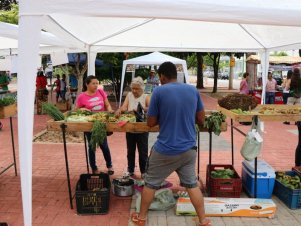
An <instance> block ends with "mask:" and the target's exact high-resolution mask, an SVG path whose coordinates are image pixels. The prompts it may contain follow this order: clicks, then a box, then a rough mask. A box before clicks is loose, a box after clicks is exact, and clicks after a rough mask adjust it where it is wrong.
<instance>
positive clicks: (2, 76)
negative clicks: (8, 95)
mask: <svg viewBox="0 0 301 226" xmlns="http://www.w3.org/2000/svg"><path fill="white" fill-rule="evenodd" d="M8 84H9V79H8V77H7V75H6V72H5V71H0V89H2V90H3V91H8Z"/></svg>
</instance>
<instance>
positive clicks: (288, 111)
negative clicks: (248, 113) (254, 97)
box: [258, 106, 301, 115]
mask: <svg viewBox="0 0 301 226" xmlns="http://www.w3.org/2000/svg"><path fill="white" fill-rule="evenodd" d="M258 113H260V114H265V115H277V114H285V115H294V114H301V108H300V107H297V106H296V108H275V107H270V106H263V107H261V108H260V110H259V111H258Z"/></svg>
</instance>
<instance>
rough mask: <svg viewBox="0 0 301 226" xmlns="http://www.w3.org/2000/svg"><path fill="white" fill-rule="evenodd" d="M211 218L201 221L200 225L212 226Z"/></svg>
mask: <svg viewBox="0 0 301 226" xmlns="http://www.w3.org/2000/svg"><path fill="white" fill-rule="evenodd" d="M211 225H212V224H211V220H209V219H207V218H206V219H204V220H203V222H202V223H199V226H211Z"/></svg>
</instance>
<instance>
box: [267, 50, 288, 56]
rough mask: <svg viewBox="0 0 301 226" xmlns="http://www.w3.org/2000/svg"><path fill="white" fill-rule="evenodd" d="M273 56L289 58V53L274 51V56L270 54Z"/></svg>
mask: <svg viewBox="0 0 301 226" xmlns="http://www.w3.org/2000/svg"><path fill="white" fill-rule="evenodd" d="M270 55H271V56H287V53H286V52H284V51H279V52H278V51H274V52H273V53H272V54H270Z"/></svg>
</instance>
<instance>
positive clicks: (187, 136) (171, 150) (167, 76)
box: [131, 62, 211, 226]
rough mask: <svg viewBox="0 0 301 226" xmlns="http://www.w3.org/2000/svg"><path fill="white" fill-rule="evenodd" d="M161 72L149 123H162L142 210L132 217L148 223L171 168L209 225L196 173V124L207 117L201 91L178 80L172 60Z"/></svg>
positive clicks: (146, 177)
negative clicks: (155, 197)
mask: <svg viewBox="0 0 301 226" xmlns="http://www.w3.org/2000/svg"><path fill="white" fill-rule="evenodd" d="M158 74H159V77H160V81H161V84H162V86H159V87H157V88H156V89H154V92H153V94H152V97H151V101H150V106H149V108H148V118H147V125H148V126H150V127H152V126H155V125H159V127H160V132H159V135H158V137H157V141H156V142H155V144H154V146H153V148H152V150H151V153H150V156H149V162H148V166H147V169H146V174H145V178H144V181H145V186H144V189H143V192H142V198H141V206H140V213H139V214H138V213H133V214H132V217H131V218H132V221H133V222H135V223H136V225H145V223H146V216H147V210H148V208H149V206H150V204H151V202H152V200H153V197H154V194H155V191H156V190H157V189H159V188H160V185H161V184H162V182H164V180H165V179H166V178H167V177H168V176H169V175H170V174H171V173H172V172H176V173H177V174H178V176H179V178H180V183H181V186H183V187H185V188H186V190H187V192H188V194H189V196H190V199H191V202H192V204H193V205H194V208H195V209H196V212H197V215H198V217H199V221H200V225H202V226H209V225H211V224H210V221H209V219H206V218H205V210H204V199H203V196H202V192H201V191H200V189H199V187H198V185H197V177H196V174H195V162H196V129H195V124H196V123H197V124H198V125H200V126H202V124H203V122H204V119H205V111H204V107H203V104H202V101H201V98H200V94H199V93H198V91H197V89H196V88H195V87H193V86H191V85H187V84H183V83H178V82H177V69H176V66H175V65H174V64H173V63H171V62H165V63H163V64H162V65H161V66H160V68H159V70H158Z"/></svg>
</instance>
